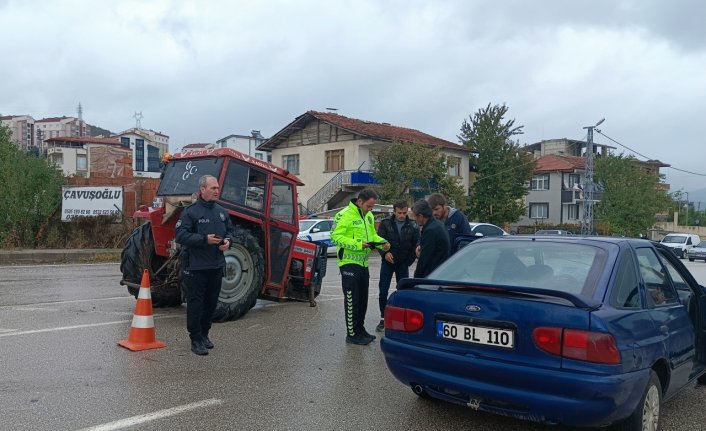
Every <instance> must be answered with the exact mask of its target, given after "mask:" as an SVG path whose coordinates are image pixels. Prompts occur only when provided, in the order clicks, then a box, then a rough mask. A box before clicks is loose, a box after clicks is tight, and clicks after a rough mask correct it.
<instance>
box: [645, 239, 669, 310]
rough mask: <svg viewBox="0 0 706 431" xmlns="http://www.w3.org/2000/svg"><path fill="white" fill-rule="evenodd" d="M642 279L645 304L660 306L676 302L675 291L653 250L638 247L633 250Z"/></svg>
mask: <svg viewBox="0 0 706 431" xmlns="http://www.w3.org/2000/svg"><path fill="white" fill-rule="evenodd" d="M635 252H636V253H637V262H638V264H639V267H640V274H641V275H642V280H643V281H644V282H645V287H646V288H647V304H648V305H649V306H651V307H661V306H665V305H668V304H674V303H675V302H677V300H678V297H677V293H676V291H675V290H674V286H672V284H671V283H670V279H669V277H667V270H666V269H665V268H664V267H663V266H662V263H661V262H660V260H659V258H657V255H656V254H655V252H654V250H652V248H649V247H640V248H637V249H636V250H635Z"/></svg>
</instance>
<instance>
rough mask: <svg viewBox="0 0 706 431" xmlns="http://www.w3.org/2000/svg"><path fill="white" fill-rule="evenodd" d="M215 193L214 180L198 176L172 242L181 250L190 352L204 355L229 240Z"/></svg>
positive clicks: (223, 212)
mask: <svg viewBox="0 0 706 431" xmlns="http://www.w3.org/2000/svg"><path fill="white" fill-rule="evenodd" d="M219 190H220V187H219V186H218V180H216V178H215V177H213V176H211V175H204V176H202V177H201V179H200V180H199V195H198V199H197V200H196V202H194V203H193V204H191V205H189V206H188V207H187V208H186V209H184V211H183V212H182V213H181V217H179V221H177V224H176V241H177V242H178V243H179V244H181V245H182V247H183V249H182V251H181V256H180V267H181V271H182V275H181V276H182V280H183V282H184V284H185V286H186V289H187V292H186V329H187V330H188V331H189V337H190V338H191V351H192V352H194V353H196V354H197V355H208V349H212V348H213V343H212V342H211V340H210V339H209V338H208V331H209V330H210V329H211V317H212V316H213V312H214V310H215V309H216V304H217V303H218V294H219V293H220V291H221V279H222V278H223V269H224V267H225V258H224V257H223V252H224V251H225V250H228V248H229V247H230V243H231V238H232V237H233V224H232V223H231V221H230V217H229V216H228V213H227V212H226V210H225V209H223V207H221V206H220V205H218V204H217V203H216V199H217V198H218V193H219Z"/></svg>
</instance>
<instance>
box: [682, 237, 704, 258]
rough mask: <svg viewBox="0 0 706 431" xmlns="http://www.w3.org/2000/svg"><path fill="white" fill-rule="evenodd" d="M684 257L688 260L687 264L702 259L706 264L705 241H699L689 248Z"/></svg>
mask: <svg viewBox="0 0 706 431" xmlns="http://www.w3.org/2000/svg"><path fill="white" fill-rule="evenodd" d="M686 256H687V257H688V258H689V262H693V261H695V260H696V259H703V260H704V262H706V241H701V242H699V243H698V244H696V245H695V246H693V247H691V248H690V249H689V251H687V252H686Z"/></svg>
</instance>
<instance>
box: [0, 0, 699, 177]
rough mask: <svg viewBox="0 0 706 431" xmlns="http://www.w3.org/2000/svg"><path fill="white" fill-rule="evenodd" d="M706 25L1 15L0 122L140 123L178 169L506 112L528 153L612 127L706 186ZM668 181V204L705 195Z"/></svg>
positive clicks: (622, 16)
mask: <svg viewBox="0 0 706 431" xmlns="http://www.w3.org/2000/svg"><path fill="white" fill-rule="evenodd" d="M705 19H706V2H704V1H700V0H671V1H655V0H634V1H619V0H592V1H564V0H556V1H541V0H536V1H526V0H515V1H501V2H489V1H485V0H483V1H470V0H469V1H464V0H458V1H445V0H428V1H414V0H399V1H391V0H379V1H366V0H355V1H335V0H327V1H306V0H299V1H214V0H210V1H199V2H196V1H168V0H164V1H127V0H119V1H108V0H106V1H99V2H95V1H82V0H74V1H35V0H23V1H14V0H9V1H8V0H0V34H1V35H2V58H3V61H2V66H1V67H0V114H2V115H13V114H29V115H32V116H33V117H34V118H35V119H39V118H42V117H46V116H61V115H67V116H75V115H76V106H77V105H78V103H79V102H81V104H82V105H83V115H84V119H85V120H86V121H87V122H89V123H91V124H94V125H97V126H100V127H103V128H107V129H109V130H111V131H113V132H118V131H121V130H124V129H127V128H129V127H133V126H134V125H135V119H134V118H133V115H134V113H135V112H136V111H141V112H142V114H143V118H142V126H143V127H145V128H151V129H153V130H156V131H161V132H163V133H165V134H167V135H169V136H170V143H171V148H172V151H175V150H176V149H178V148H180V147H182V146H183V145H184V144H188V143H194V142H215V141H216V140H217V139H220V138H223V137H225V136H227V135H229V134H246V135H247V134H249V133H250V131H251V130H253V129H257V130H260V131H261V132H262V134H263V135H264V136H271V135H272V134H274V133H276V132H277V131H279V130H280V129H281V128H283V127H284V126H285V125H287V124H288V123H289V122H291V121H292V120H293V119H294V118H295V117H297V116H299V115H301V114H303V113H304V112H306V111H307V110H310V109H313V110H320V111H324V110H325V108H327V107H334V108H338V109H339V111H338V112H339V113H340V114H342V115H346V116H350V117H354V118H360V119H365V120H371V121H377V122H388V123H392V124H395V125H399V126H405V127H410V128H414V129H419V130H421V131H424V132H426V133H429V134H432V135H435V136H438V137H440V138H443V139H447V140H449V141H452V142H457V141H458V140H457V138H456V136H457V134H458V132H459V129H460V126H461V123H462V121H463V120H464V118H468V116H469V115H472V114H473V113H474V112H475V111H477V110H478V109H479V108H481V107H483V106H485V105H487V104H488V103H491V104H503V103H504V104H506V105H507V106H508V107H509V109H510V110H509V118H514V119H515V120H516V124H517V125H524V126H525V127H524V131H525V134H524V135H521V136H519V141H520V143H521V144H531V143H534V142H537V141H539V140H542V139H552V138H564V137H565V138H570V139H584V138H585V136H586V134H585V130H583V127H584V126H589V125H593V124H595V123H596V122H597V121H598V120H600V119H601V118H605V119H606V120H605V123H603V124H602V125H601V127H600V129H601V130H602V131H603V133H605V134H606V135H608V136H610V137H612V138H613V139H615V140H617V141H619V142H620V143H621V144H624V145H626V146H628V147H630V148H632V149H633V150H636V151H638V152H639V153H640V154H642V155H644V156H646V157H648V158H652V159H659V160H661V161H662V162H665V163H669V164H671V165H672V166H674V167H676V168H679V169H683V170H688V171H692V172H697V173H702V174H706V151H705V150H704V147H705V145H704V144H705V143H704V133H703V130H702V126H703V123H704V122H705V120H706V25H705V24H704V20H705ZM595 141H596V142H598V143H605V144H610V145H613V146H616V147H618V148H619V150H624V149H623V148H622V147H620V146H618V145H616V144H614V143H611V142H609V141H608V140H607V139H606V138H605V137H603V136H601V135H598V134H596V137H595ZM625 151H627V150H625ZM639 158H640V159H644V158H642V157H639ZM663 172H664V173H666V174H667V182H668V183H670V184H671V185H672V191H675V190H678V189H680V188H684V189H685V190H687V191H693V190H696V189H701V188H704V187H706V176H697V175H691V174H686V173H683V172H679V171H676V170H673V169H663Z"/></svg>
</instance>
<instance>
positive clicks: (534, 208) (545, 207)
mask: <svg viewBox="0 0 706 431" xmlns="http://www.w3.org/2000/svg"><path fill="white" fill-rule="evenodd" d="M529 216H530V218H549V204H530V206H529Z"/></svg>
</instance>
